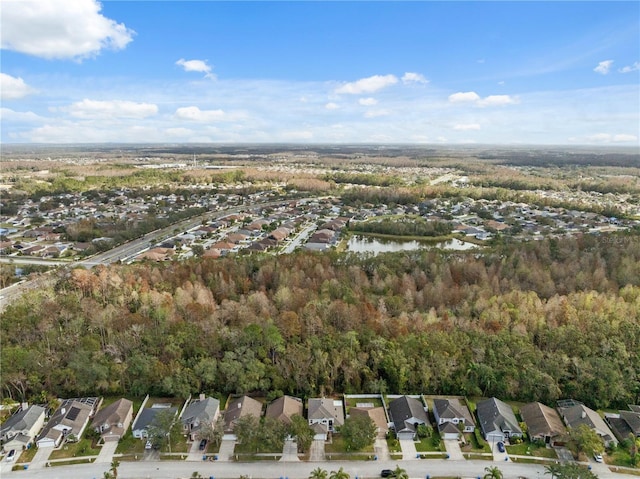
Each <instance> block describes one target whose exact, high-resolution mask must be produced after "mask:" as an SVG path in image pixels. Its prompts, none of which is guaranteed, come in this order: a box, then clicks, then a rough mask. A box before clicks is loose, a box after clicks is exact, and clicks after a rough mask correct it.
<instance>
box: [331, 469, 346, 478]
mask: <svg viewBox="0 0 640 479" xmlns="http://www.w3.org/2000/svg"><path fill="white" fill-rule="evenodd" d="M329 479H351V476H350V475H349V473H347V472H345V471H344V469H343V468H342V467H341V468H340V469H338V470H337V471H331V474H330V475H329Z"/></svg>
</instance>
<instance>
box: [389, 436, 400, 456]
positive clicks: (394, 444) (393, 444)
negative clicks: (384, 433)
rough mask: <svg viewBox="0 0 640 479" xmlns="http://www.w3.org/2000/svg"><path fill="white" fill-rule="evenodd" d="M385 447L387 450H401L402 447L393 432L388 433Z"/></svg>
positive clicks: (391, 451)
mask: <svg viewBox="0 0 640 479" xmlns="http://www.w3.org/2000/svg"><path fill="white" fill-rule="evenodd" d="M387 447H388V448H389V452H390V453H393V452H402V448H401V447H400V442H398V440H397V439H396V437H395V436H394V435H393V434H389V436H388V437H387Z"/></svg>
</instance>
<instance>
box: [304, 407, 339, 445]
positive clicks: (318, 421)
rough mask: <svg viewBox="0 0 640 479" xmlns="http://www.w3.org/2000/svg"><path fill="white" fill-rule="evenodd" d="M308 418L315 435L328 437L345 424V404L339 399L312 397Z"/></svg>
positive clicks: (319, 437)
mask: <svg viewBox="0 0 640 479" xmlns="http://www.w3.org/2000/svg"><path fill="white" fill-rule="evenodd" d="M307 408H308V412H307V420H308V421H309V426H311V428H312V429H313V430H314V432H315V433H316V434H315V437H316V438H318V439H321V438H324V439H325V440H326V439H327V436H328V434H329V433H333V432H335V431H336V428H337V427H339V426H342V425H343V424H344V406H343V405H342V401H340V400H339V399H331V398H311V399H309V402H308V404H307Z"/></svg>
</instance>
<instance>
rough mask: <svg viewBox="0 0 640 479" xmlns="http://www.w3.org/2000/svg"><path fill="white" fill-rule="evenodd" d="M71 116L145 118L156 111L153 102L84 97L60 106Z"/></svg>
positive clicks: (156, 108) (156, 107) (86, 117)
mask: <svg viewBox="0 0 640 479" xmlns="http://www.w3.org/2000/svg"><path fill="white" fill-rule="evenodd" d="M62 110H63V111H68V112H69V113H70V114H71V116H74V117H76V118H84V119H95V118H99V119H108V118H138V119H140V118H147V117H149V116H153V115H155V114H156V113H158V106H157V105H154V104H153V103H136V102H133V101H125V100H107V101H103V100H89V99H86V98H85V99H84V100H82V101H78V102H76V103H73V104H72V105H70V106H68V107H65V108H62Z"/></svg>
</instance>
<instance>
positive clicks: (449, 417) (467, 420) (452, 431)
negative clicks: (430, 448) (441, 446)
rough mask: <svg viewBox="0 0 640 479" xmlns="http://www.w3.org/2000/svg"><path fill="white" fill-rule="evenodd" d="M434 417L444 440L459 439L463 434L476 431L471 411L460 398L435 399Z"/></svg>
mask: <svg viewBox="0 0 640 479" xmlns="http://www.w3.org/2000/svg"><path fill="white" fill-rule="evenodd" d="M433 415H434V417H435V420H436V424H437V425H438V431H440V434H441V435H442V436H443V439H459V438H460V434H461V433H463V432H473V431H475V429H476V423H475V421H474V420H473V416H472V415H471V411H469V408H468V407H467V405H466V404H463V403H462V401H460V399H458V398H445V399H439V398H438V399H434V400H433ZM447 425H453V426H455V427H454V428H452V427H450V426H447ZM445 429H446V431H445Z"/></svg>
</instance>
